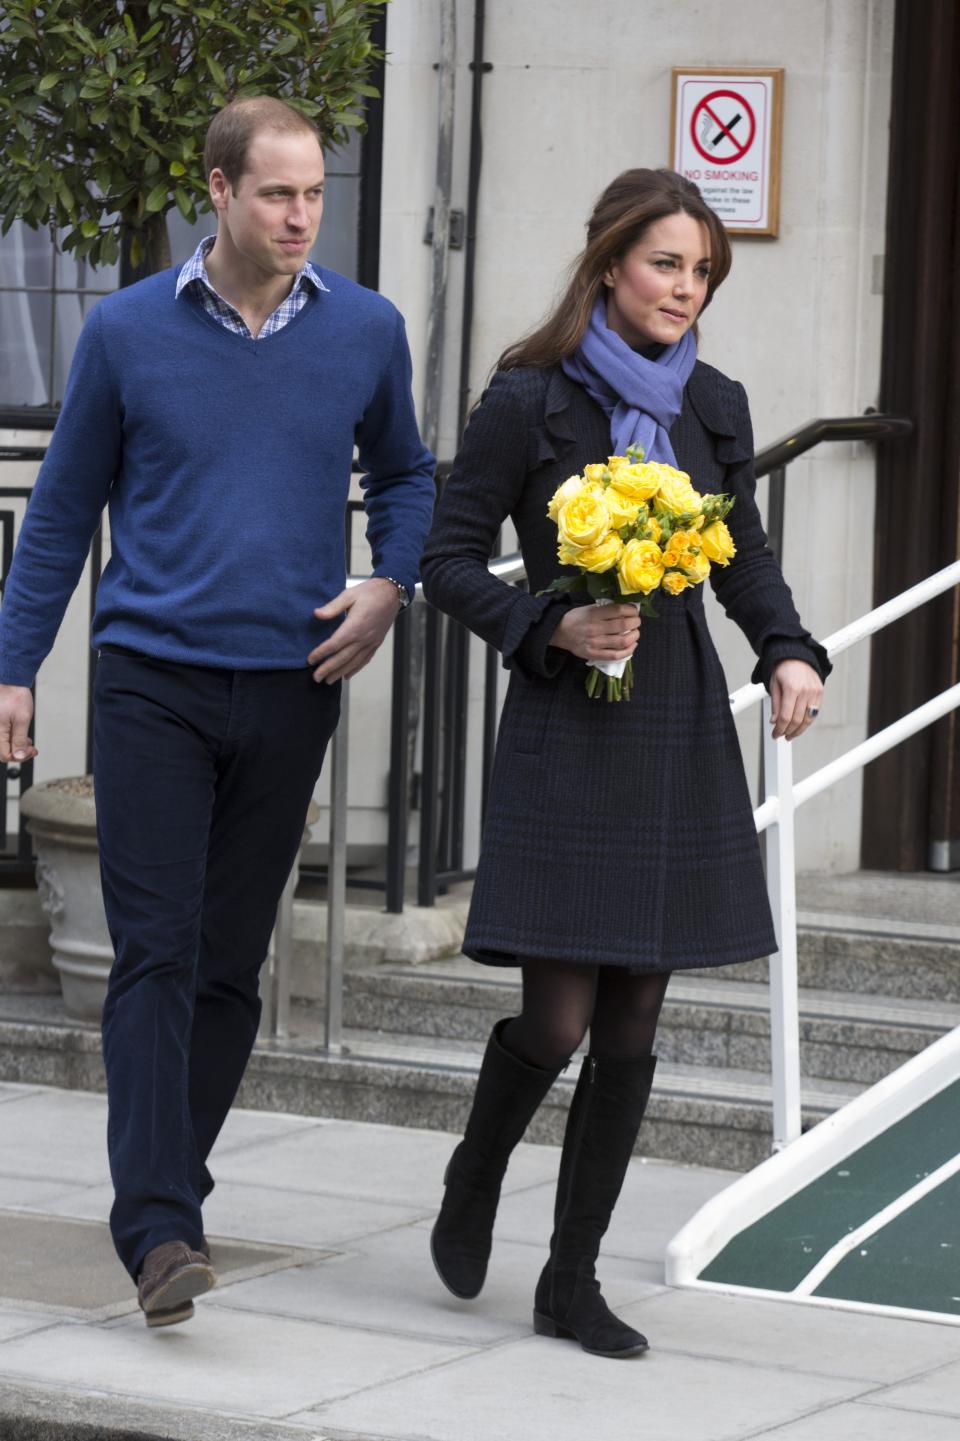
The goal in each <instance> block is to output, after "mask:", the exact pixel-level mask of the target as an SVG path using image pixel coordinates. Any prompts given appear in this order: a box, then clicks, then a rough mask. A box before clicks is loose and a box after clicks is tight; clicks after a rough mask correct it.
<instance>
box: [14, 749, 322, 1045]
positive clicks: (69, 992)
mask: <svg viewBox="0 0 960 1441" xmlns="http://www.w3.org/2000/svg"><path fill="white" fill-rule="evenodd" d="M20 810H21V813H22V814H23V815H24V816H25V817H26V818H27V830H28V831H29V832H30V834H31V836H32V837H33V845H34V849H35V851H36V853H37V891H38V892H39V895H40V904H41V905H42V907H43V909H44V911H45V912H46V914H47V918H48V920H49V922H50V946H51V949H52V951H53V964H54V966H55V967H56V969H57V971H58V972H59V975H60V987H61V990H62V991H63V1003H64V1006H65V1007H66V1010H67V1014H68V1015H71V1016H77V1017H79V1018H80V1019H81V1020H87V1021H99V1019H100V1013H101V1011H102V1010H103V1003H104V1001H105V999H106V995H107V979H108V977H109V975H110V967H111V966H112V965H113V945H112V943H111V941H110V933H109V931H108V930H107V918H106V916H105V915H104V910H103V893H102V891H101V889H100V863H99V858H98V854H97V812H96V806H95V804H94V799H93V777H92V776H71V777H69V778H67V779H64V780H55V781H43V782H41V784H40V785H36V786H31V787H30V789H29V790H28V791H24V793H23V796H22V797H21V799H20ZM319 814H320V811H319V808H318V807H317V805H316V804H315V802H313V801H311V802H310V808H309V811H308V814H307V825H306V829H305V830H304V833H303V843H304V844H306V842H307V840H308V839H309V835H310V827H311V825H313V823H314V822H315V821H316V820H317V817H318V816H319ZM301 854H302V850H301ZM295 869H296V870H297V871H299V857H298V859H297V863H296V867H295ZM294 885H296V881H295V882H294ZM272 950H273V945H272V944H271V951H272Z"/></svg>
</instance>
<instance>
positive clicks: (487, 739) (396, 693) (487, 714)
mask: <svg viewBox="0 0 960 1441" xmlns="http://www.w3.org/2000/svg"><path fill="white" fill-rule="evenodd" d="M56 414H57V412H56V411H54V410H39V409H37V410H20V409H17V410H9V409H7V410H4V409H2V408H0V430H3V429H17V430H37V431H48V430H50V429H51V428H52V426H53V424H54V422H55V420H56ZM912 429H913V422H912V421H911V420H909V419H908V418H907V417H905V416H894V415H882V414H875V413H870V412H868V413H867V414H866V415H862V416H852V417H847V418H833V419H824V420H815V421H811V422H809V423H808V424H807V425H804V426H801V427H799V428H798V429H797V430H795V431H792V432H791V433H790V434H789V435H786V436H784V437H783V438H782V439H780V440H778V441H776V442H774V444H772V445H769V446H766V447H765V448H764V449H763V450H761V451H759V452H758V453H757V456H756V460H755V468H756V473H757V476H758V477H761V476H769V478H770V486H769V505H768V521H767V531H768V536H769V539H770V545H771V548H772V549H773V550H774V553H775V554H776V555H777V556H778V558H779V557H780V555H781V553H782V546H783V517H784V500H785V486H786V469H787V466H788V465H789V464H790V463H791V462H792V461H794V460H796V459H797V458H798V457H799V456H800V455H803V454H804V453H805V452H807V451H809V450H810V449H811V448H812V447H813V446H815V445H819V444H820V443H821V442H823V441H857V440H859V441H870V442H879V441H885V440H890V439H895V438H898V437H903V436H906V435H909V434H910V432H911V431H912ZM44 454H45V447H43V446H25V445H13V446H11V445H7V446H0V461H39V460H42V458H43V455H44ZM449 469H450V467H449V463H447V464H443V465H441V466H440V467H439V469H438V486H442V484H443V481H444V479H445V477H446V475H447V474H448V473H449ZM30 493H31V488H30V487H28V486H7V487H4V486H0V503H2V502H3V501H4V500H19V501H22V502H24V504H26V503H28V502H29V497H30ZM362 509H363V507H362V503H361V502H360V501H351V502H350V503H349V505H348V508H347V515H346V521H345V525H346V531H345V536H346V542H347V555H348V557H349V556H350V555H351V554H352V545H353V538H354V530H353V527H354V524H355V522H356V519H357V516H358V514H359V513H360V512H361V511H362ZM16 519H17V512H16V511H14V510H0V561H2V580H3V581H5V579H6V576H7V573H8V571H9V568H10V562H11V560H12V556H13V548H14V543H15V538H16ZM498 550H499V546H498ZM100 568H101V537H100V533H99V532H98V533H97V536H96V537H95V538H94V541H93V545H92V546H91V568H90V599H89V604H90V614H91V617H92V614H93V606H94V602H95V596H96V588H97V583H98V581H99V577H100ZM491 568H492V569H493V570H494V571H495V572H496V573H497V574H499V575H500V576H501V577H502V578H503V579H505V580H508V581H510V582H511V583H514V584H520V585H522V584H524V573H523V565H522V561H521V559H520V556H519V555H517V554H511V555H507V556H500V555H497V556H496V557H495V558H494V559H493V560H492V561H491ZM0 583H2V582H0ZM392 643H393V654H392V667H391V679H390V771H389V783H388V828H387V844H386V847H385V853H384V860H383V865H382V867H378V868H377V873H376V874H373V875H370V874H367V873H366V872H365V873H364V874H358V873H357V872H356V869H355V868H352V870H351V876H350V885H351V886H358V887H366V888H372V889H376V890H382V891H383V892H384V895H385V903H386V908H387V910H388V911H392V912H397V913H399V912H402V910H403V908H404V904H405V901H406V894H407V870H408V865H407V862H408V848H409V835H410V821H411V815H413V814H416V815H417V816H418V820H419V824H418V833H417V845H416V850H417V876H416V898H417V903H418V904H419V905H421V906H431V905H433V904H434V903H435V901H436V898H437V896H438V894H441V893H442V892H443V891H444V890H446V889H447V888H448V887H449V886H450V885H453V884H455V883H456V882H458V881H461V880H469V879H471V878H472V877H473V874H474V871H473V869H472V868H471V867H469V866H467V865H466V864H465V856H466V854H467V845H468V838H467V834H466V809H467V807H466V797H467V790H468V779H469V774H470V767H471V764H472V762H471V754H475V753H476V752H477V750H478V751H479V764H480V767H481V772H480V781H479V791H480V808H479V815H478V818H477V820H478V829H477V834H476V837H475V840H476V841H477V842H478V841H479V826H481V825H482V822H483V814H484V809H485V802H486V796H487V794H488V791H489V785H490V777H491V773H492V768H493V755H494V749H495V744H496V732H497V724H498V718H499V689H498V682H499V674H500V657H499V655H498V653H497V652H496V651H495V650H494V649H493V647H492V646H487V647H485V654H484V660H483V680H482V692H481V697H480V705H479V711H480V737H479V746H478V747H477V746H474V747H473V748H471V745H470V735H469V731H468V725H469V710H470V706H469V699H470V662H471V634H470V632H469V631H468V630H467V629H466V627H465V626H463V625H461V624H459V623H458V622H457V621H455V620H453V619H451V618H450V617H449V616H443V615H441V614H440V613H439V612H438V611H436V610H434V608H433V607H432V606H429V605H426V604H424V603H423V602H422V599H420V598H419V596H418V603H417V604H416V605H412V606H410V607H408V608H407V609H406V610H405V611H404V612H403V613H402V614H401V615H400V616H399V617H398V618H397V621H396V624H395V626H394V633H393V642H392ZM95 664H96V658H95V656H93V655H91V664H90V673H89V681H88V691H87V698H86V711H87V718H86V735H87V757H88V761H87V763H88V769H89V766H90V756H89V752H90V738H91V737H92V723H91V706H92V692H93V677H94V673H95ZM417 741H418V743H419V766H417V764H416V755H415V742H417ZM32 779H33V765H32V762H31V763H28V764H25V765H23V766H19V767H17V766H10V767H9V768H4V767H0V805H2V806H3V808H4V809H3V814H4V815H6V802H7V787H8V784H9V782H10V781H14V780H18V781H19V792H22V791H24V790H26V789H27V787H28V786H29V785H30V784H31V783H32ZM4 830H5V826H4ZM32 865H33V857H32V852H31V848H30V839H29V836H28V835H27V834H26V832H25V830H24V828H23V825H22V823H21V825H20V828H19V833H18V835H17V837H16V840H15V843H14V844H13V845H11V844H10V838H9V837H7V836H6V835H4V836H3V849H2V851H0V883H2V881H3V879H4V877H6V878H8V879H12V878H13V877H14V876H17V875H23V874H25V873H29V871H30V870H31V869H32ZM324 873H325V868H324V867H320V866H306V867H304V868H302V874H304V875H307V876H312V877H313V878H318V877H322V876H323V875H324Z"/></svg>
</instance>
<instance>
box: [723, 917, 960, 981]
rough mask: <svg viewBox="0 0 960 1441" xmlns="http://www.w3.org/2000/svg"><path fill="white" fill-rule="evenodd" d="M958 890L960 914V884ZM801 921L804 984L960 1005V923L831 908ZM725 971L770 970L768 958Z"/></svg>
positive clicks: (760, 974) (745, 975)
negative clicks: (865, 913) (892, 917)
mask: <svg viewBox="0 0 960 1441" xmlns="http://www.w3.org/2000/svg"><path fill="white" fill-rule="evenodd" d="M956 894H957V899H958V918H960V888H958V889H957V892H956ZM797 924H798V930H797V953H798V954H797V972H798V975H799V978H800V985H801V986H803V987H809V988H811V989H815V990H821V991H849V992H852V993H853V994H855V995H867V996H869V995H876V996H899V997H902V998H903V999H904V1000H920V1001H922V1000H926V1001H944V1002H946V1003H948V1004H950V1005H960V925H957V926H950V925H946V924H944V923H934V924H927V923H925V922H922V921H916V920H903V921H891V920H887V919H884V918H877V917H869V916H859V915H849V914H845V913H840V912H828V911H798V913H797ZM723 971H724V974H725V975H726V976H727V977H728V978H729V979H730V980H733V981H737V982H746V983H750V982H758V981H759V982H765V981H766V979H767V976H768V974H769V969H768V964H767V962H766V961H765V960H763V961H746V962H744V963H743V964H742V965H737V966H725V967H724V968H723ZM703 974H705V975H706V974H710V973H707V972H704V973H703ZM713 974H716V973H715V972H714V973H713Z"/></svg>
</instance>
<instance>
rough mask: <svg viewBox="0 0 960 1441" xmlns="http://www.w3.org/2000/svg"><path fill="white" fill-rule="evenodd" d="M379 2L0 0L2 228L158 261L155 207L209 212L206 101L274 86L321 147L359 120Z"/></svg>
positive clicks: (209, 109)
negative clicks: (47, 230) (308, 123)
mask: <svg viewBox="0 0 960 1441" xmlns="http://www.w3.org/2000/svg"><path fill="white" fill-rule="evenodd" d="M386 3H387V0H322V3H314V4H307V3H299V0H294V3H289V0H216V3H213V4H208V5H205V4H202V3H200V4H197V3H196V0H46V3H44V4H42V5H36V4H29V3H27V0H5V4H4V5H3V6H2V7H0V225H2V233H3V234H6V232H7V231H8V230H9V228H10V226H11V225H12V224H13V222H14V220H17V219H21V220H24V221H26V223H27V224H28V225H32V226H37V227H40V226H50V227H51V228H52V229H53V230H54V231H55V232H57V231H64V232H66V233H65V235H64V236H63V239H62V242H61V243H62V245H63V248H64V249H65V250H70V251H73V252H74V254H75V255H76V256H77V257H78V258H85V259H87V260H88V261H90V263H91V264H93V265H109V264H112V263H114V262H115V261H116V260H117V259H118V258H119V256H120V254H121V249H122V248H123V247H124V245H126V249H127V254H128V256H129V260H130V262H131V264H132V265H133V266H135V267H136V266H139V267H142V268H143V269H144V271H146V272H150V271H155V270H160V269H162V268H163V267H164V266H165V265H168V264H169V263H170V251H169V243H168V240H167V227H166V215H167V212H168V211H169V210H171V209H172V208H173V207H174V206H176V207H177V208H178V209H179V210H180V212H181V214H182V215H183V216H184V217H185V219H186V220H188V221H190V222H191V223H192V222H193V221H194V220H195V219H196V217H197V211H198V209H199V210H203V209H208V208H209V204H208V200H207V183H206V175H205V174H204V168H203V137H204V132H205V130H206V127H207V124H208V123H209V121H210V118H211V116H212V115H213V113H214V111H216V110H218V109H219V108H220V107H221V106H223V105H225V104H227V102H228V101H230V100H234V99H236V98H237V97H239V96H243V95H258V94H263V95H275V96H278V97H280V98H282V99H284V100H287V101H288V102H289V103H290V104H292V105H295V106H296V107H297V108H298V109H299V110H302V111H303V112H304V114H306V115H309V116H310V118H311V119H312V120H313V121H314V122H315V124H316V125H317V127H318V129H319V131H320V134H321V138H322V140H323V143H324V145H325V146H334V147H335V146H337V145H340V144H343V143H344V141H345V140H346V138H347V137H348V135H349V133H350V130H351V128H354V127H357V126H362V125H363V114H362V111H363V104H364V99H365V97H369V96H375V95H377V93H378V92H377V90H376V89H375V88H374V87H373V86H372V85H370V84H369V83H368V79H369V73H370V69H371V67H372V65H373V64H374V63H375V62H376V61H377V60H378V59H379V58H381V55H382V52H380V51H378V50H376V49H375V47H374V46H373V44H372V43H371V40H370V28H371V25H372V23H373V20H374V18H375V15H376V12H377V11H379V10H380V9H381V8H382V6H383V5H384V4H386Z"/></svg>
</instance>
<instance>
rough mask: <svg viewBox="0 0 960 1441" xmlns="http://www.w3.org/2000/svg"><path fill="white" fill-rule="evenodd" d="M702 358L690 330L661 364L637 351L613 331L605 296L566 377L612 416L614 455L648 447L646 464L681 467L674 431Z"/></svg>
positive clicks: (565, 366) (571, 357) (565, 364)
mask: <svg viewBox="0 0 960 1441" xmlns="http://www.w3.org/2000/svg"><path fill="white" fill-rule="evenodd" d="M696 359H697V343H696V341H695V340H694V338H693V336H692V335H691V333H690V331H689V330H688V331H687V332H686V333H685V334H684V335H681V337H680V339H679V340H678V341H677V342H676V344H675V345H668V346H667V347H666V348H665V349H664V350H663V351H662V352H661V354H660V355H658V356H657V358H656V360H647V359H646V358H645V357H644V356H642V355H638V353H637V352H636V351H635V350H631V349H630V347H629V345H628V344H627V342H626V341H625V340H622V339H621V338H620V336H619V335H618V334H617V332H616V331H615V330H610V329H608V328H607V308H606V304H605V302H604V297H603V295H600V296H598V297H597V300H596V303H595V305H594V307H593V314H592V315H591V317H590V324H589V326H588V327H587V331H586V334H585V335H584V337H583V339H582V340H581V342H580V345H579V346H578V348H577V349H576V350H575V351H574V353H573V355H568V356H565V357H564V360H563V362H562V364H563V370H564V374H565V375H569V377H570V379H571V380H575V381H577V382H578V384H580V385H582V386H583V388H584V390H585V391H586V392H587V394H588V395H589V396H590V397H591V399H592V400H595V401H596V402H597V404H598V405H600V406H602V407H603V409H604V410H605V411H606V413H607V415H608V416H609V418H610V437H611V440H612V442H613V453H614V454H615V455H624V454H625V453H626V449H627V446H628V445H642V446H643V454H644V459H645V460H659V461H662V462H665V463H666V464H667V465H676V463H677V459H676V456H675V455H674V453H673V446H672V445H671V444H670V436H669V430H670V427H671V425H672V424H673V422H674V421H675V420H676V418H677V416H678V415H679V414H680V407H681V406H682V404H683V387H684V386H685V385H686V383H687V380H688V379H689V376H690V372H691V371H692V370H693V367H694V365H695V363H696Z"/></svg>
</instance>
